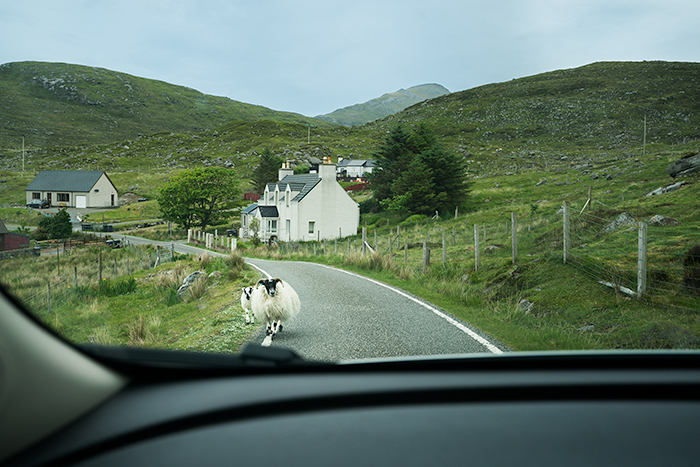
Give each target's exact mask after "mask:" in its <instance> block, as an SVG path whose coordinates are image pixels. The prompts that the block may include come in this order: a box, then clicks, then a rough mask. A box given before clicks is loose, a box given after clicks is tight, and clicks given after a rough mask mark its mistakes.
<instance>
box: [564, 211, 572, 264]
mask: <svg viewBox="0 0 700 467" xmlns="http://www.w3.org/2000/svg"><path fill="white" fill-rule="evenodd" d="M570 253H571V223H570V218H569V202H568V201H564V264H566V260H568V259H569V255H570Z"/></svg>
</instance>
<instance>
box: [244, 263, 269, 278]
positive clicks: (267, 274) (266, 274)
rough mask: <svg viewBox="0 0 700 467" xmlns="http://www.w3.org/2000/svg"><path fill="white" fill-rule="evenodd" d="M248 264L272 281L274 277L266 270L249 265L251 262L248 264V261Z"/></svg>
mask: <svg viewBox="0 0 700 467" xmlns="http://www.w3.org/2000/svg"><path fill="white" fill-rule="evenodd" d="M246 264H247V265H249V266H253V267H254V268H255V269H257V270H258V271H260V272H261V273H263V274H264V275H265V276H267V278H268V279H272V276H271V275H270V274H269V273H268V272H267V271H265V270H264V269H262V268H259V267H257V266H256V265H254V264H253V263H249V262H247V261H246Z"/></svg>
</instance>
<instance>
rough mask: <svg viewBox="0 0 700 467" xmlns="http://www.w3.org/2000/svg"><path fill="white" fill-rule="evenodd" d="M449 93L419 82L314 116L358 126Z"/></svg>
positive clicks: (439, 87) (442, 88)
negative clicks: (361, 102) (406, 87)
mask: <svg viewBox="0 0 700 467" xmlns="http://www.w3.org/2000/svg"><path fill="white" fill-rule="evenodd" d="M449 93H450V91H448V90H447V88H445V87H443V86H440V85H439V84H421V85H420V86H413V87H411V88H408V89H399V90H398V91H396V92H392V93H388V94H384V95H383V96H381V97H378V98H376V99H372V100H370V101H367V102H365V103H363V104H355V105H351V106H349V107H345V108H342V109H338V110H336V111H334V112H331V113H329V114H326V115H318V116H317V117H316V118H318V119H321V120H326V121H329V122H333V123H337V124H339V125H344V126H359V125H364V124H365V123H368V122H371V121H374V120H377V119H379V118H384V117H387V116H389V115H393V114H395V113H397V112H400V111H402V110H403V109H405V108H406V107H409V106H411V105H413V104H417V103H418V102H423V101H424V100H426V99H432V98H434V97H439V96H444V95H446V94H449Z"/></svg>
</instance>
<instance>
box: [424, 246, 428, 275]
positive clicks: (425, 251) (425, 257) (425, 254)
mask: <svg viewBox="0 0 700 467" xmlns="http://www.w3.org/2000/svg"><path fill="white" fill-rule="evenodd" d="M426 242H427V240H426V239H423V274H425V269H426V267H427V266H426V264H425V263H426V261H427V256H428V247H427V245H426Z"/></svg>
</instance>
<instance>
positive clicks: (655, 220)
mask: <svg viewBox="0 0 700 467" xmlns="http://www.w3.org/2000/svg"><path fill="white" fill-rule="evenodd" d="M649 225H664V226H672V225H681V221H679V220H678V219H674V218H673V217H664V216H662V215H660V214H657V215H655V216H653V217H652V218H651V219H649Z"/></svg>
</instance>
